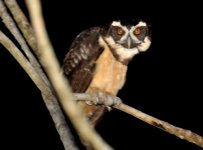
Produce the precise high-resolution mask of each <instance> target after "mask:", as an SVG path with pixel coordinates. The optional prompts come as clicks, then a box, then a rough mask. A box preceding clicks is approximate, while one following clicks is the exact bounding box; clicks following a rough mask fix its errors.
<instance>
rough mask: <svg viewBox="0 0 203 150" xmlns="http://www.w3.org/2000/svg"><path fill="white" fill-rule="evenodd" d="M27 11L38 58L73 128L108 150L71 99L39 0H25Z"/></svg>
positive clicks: (84, 137) (88, 141)
mask: <svg viewBox="0 0 203 150" xmlns="http://www.w3.org/2000/svg"><path fill="white" fill-rule="evenodd" d="M26 2H27V6H28V11H29V13H30V17H31V20H32V23H33V27H34V30H35V33H36V37H37V42H38V47H39V50H40V52H41V56H40V58H39V59H40V60H41V62H42V61H43V64H42V65H43V66H44V68H45V71H46V72H47V74H48V76H49V78H50V80H51V81H52V84H53V86H54V88H55V90H56V93H57V94H58V97H59V99H60V102H61V104H62V106H63V108H64V111H65V112H66V114H67V115H68V116H69V118H70V120H71V122H72V123H73V125H74V127H75V129H76V130H77V131H78V133H79V135H80V136H81V138H82V139H83V140H85V141H86V142H87V143H88V144H90V145H92V147H93V148H94V149H96V150H110V149H112V148H111V147H110V146H108V145H107V144H106V143H105V142H104V140H103V139H102V138H101V137H100V136H99V135H98V134H97V133H96V132H95V130H94V129H93V128H91V127H90V126H89V124H88V122H87V121H86V120H84V118H85V116H84V115H83V114H82V111H81V109H80V108H79V106H78V105H77V104H76V102H75V101H73V95H72V93H71V90H70V86H68V85H69V84H68V82H67V80H66V79H65V78H64V77H63V75H62V73H61V71H60V70H61V69H60V66H59V63H58V61H57V59H56V56H55V55H54V50H53V48H52V47H51V44H50V42H49V40H48V35H47V33H46V29H45V25H44V21H43V18H42V12H41V5H40V2H39V0H34V1H33V0H27V1H26Z"/></svg>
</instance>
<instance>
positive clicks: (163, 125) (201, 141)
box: [74, 93, 203, 148]
mask: <svg viewBox="0 0 203 150" xmlns="http://www.w3.org/2000/svg"><path fill="white" fill-rule="evenodd" d="M74 96H75V99H77V100H87V101H92V102H94V101H95V100H93V99H92V98H91V97H90V95H88V94H87V93H84V94H83V93H74ZM113 107H114V108H116V109H119V110H121V111H123V112H125V113H128V114H130V115H132V116H134V117H136V118H138V119H140V120H142V121H144V122H146V123H148V124H150V125H153V126H155V127H157V128H160V129H162V130H164V131H166V132H168V133H170V134H173V135H175V136H177V137H179V138H181V139H185V140H187V141H188V142H191V143H194V144H196V145H198V146H200V147H202V148H203V137H202V136H200V135H198V134H196V133H194V132H192V131H190V130H186V129H182V128H179V127H175V126H173V125H171V124H169V123H167V122H165V121H162V120H159V119H157V118H155V117H152V116H150V115H148V114H145V113H143V112H141V111H139V110H137V109H135V108H133V107H130V106H128V105H126V104H123V103H121V104H119V105H115V106H113Z"/></svg>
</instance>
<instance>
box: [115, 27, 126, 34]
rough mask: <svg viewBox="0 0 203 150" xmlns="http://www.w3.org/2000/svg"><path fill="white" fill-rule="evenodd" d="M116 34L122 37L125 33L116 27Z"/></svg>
mask: <svg viewBox="0 0 203 150" xmlns="http://www.w3.org/2000/svg"><path fill="white" fill-rule="evenodd" d="M116 33H117V35H120V36H122V35H124V33H125V31H124V30H123V29H122V28H121V27H118V28H117V29H116Z"/></svg>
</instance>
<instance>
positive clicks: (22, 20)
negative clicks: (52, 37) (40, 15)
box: [4, 0, 39, 54]
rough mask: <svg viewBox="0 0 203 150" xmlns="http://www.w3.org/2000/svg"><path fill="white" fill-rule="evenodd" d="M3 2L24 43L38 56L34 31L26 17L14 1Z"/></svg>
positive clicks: (6, 0)
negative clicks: (21, 34)
mask: <svg viewBox="0 0 203 150" xmlns="http://www.w3.org/2000/svg"><path fill="white" fill-rule="evenodd" d="M4 1H5V4H6V5H7V7H8V8H9V10H10V11H11V13H12V15H13V17H14V19H15V21H16V23H17V25H18V27H19V28H20V30H21V31H22V33H23V36H24V37H25V39H26V41H27V42H28V44H29V45H30V47H31V48H32V50H33V51H34V52H35V53H37V54H38V53H39V52H38V50H37V40H36V37H35V34H34V31H33V29H32V27H31V25H30V23H29V21H28V19H27V18H26V16H25V15H24V13H23V12H22V10H21V9H20V7H19V6H18V4H17V2H16V0H4Z"/></svg>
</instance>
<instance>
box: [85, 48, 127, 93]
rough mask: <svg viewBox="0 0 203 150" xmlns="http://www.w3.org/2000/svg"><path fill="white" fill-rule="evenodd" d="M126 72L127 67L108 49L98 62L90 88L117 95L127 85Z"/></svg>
mask: <svg viewBox="0 0 203 150" xmlns="http://www.w3.org/2000/svg"><path fill="white" fill-rule="evenodd" d="M126 72H127V66H126V65H123V64H122V63H120V62H119V61H118V60H116V59H115V57H114V56H113V55H112V53H111V51H110V49H109V48H108V47H106V48H105V49H104V51H103V53H102V54H101V55H100V57H99V58H98V60H97V61H96V70H95V72H94V78H93V80H92V82H91V83H90V86H89V88H91V87H96V88H99V89H101V90H103V91H106V92H109V93H111V94H113V95H116V94H117V93H118V91H119V90H120V89H121V88H122V87H123V85H124V83H125V79H126ZM87 91H88V89H87Z"/></svg>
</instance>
